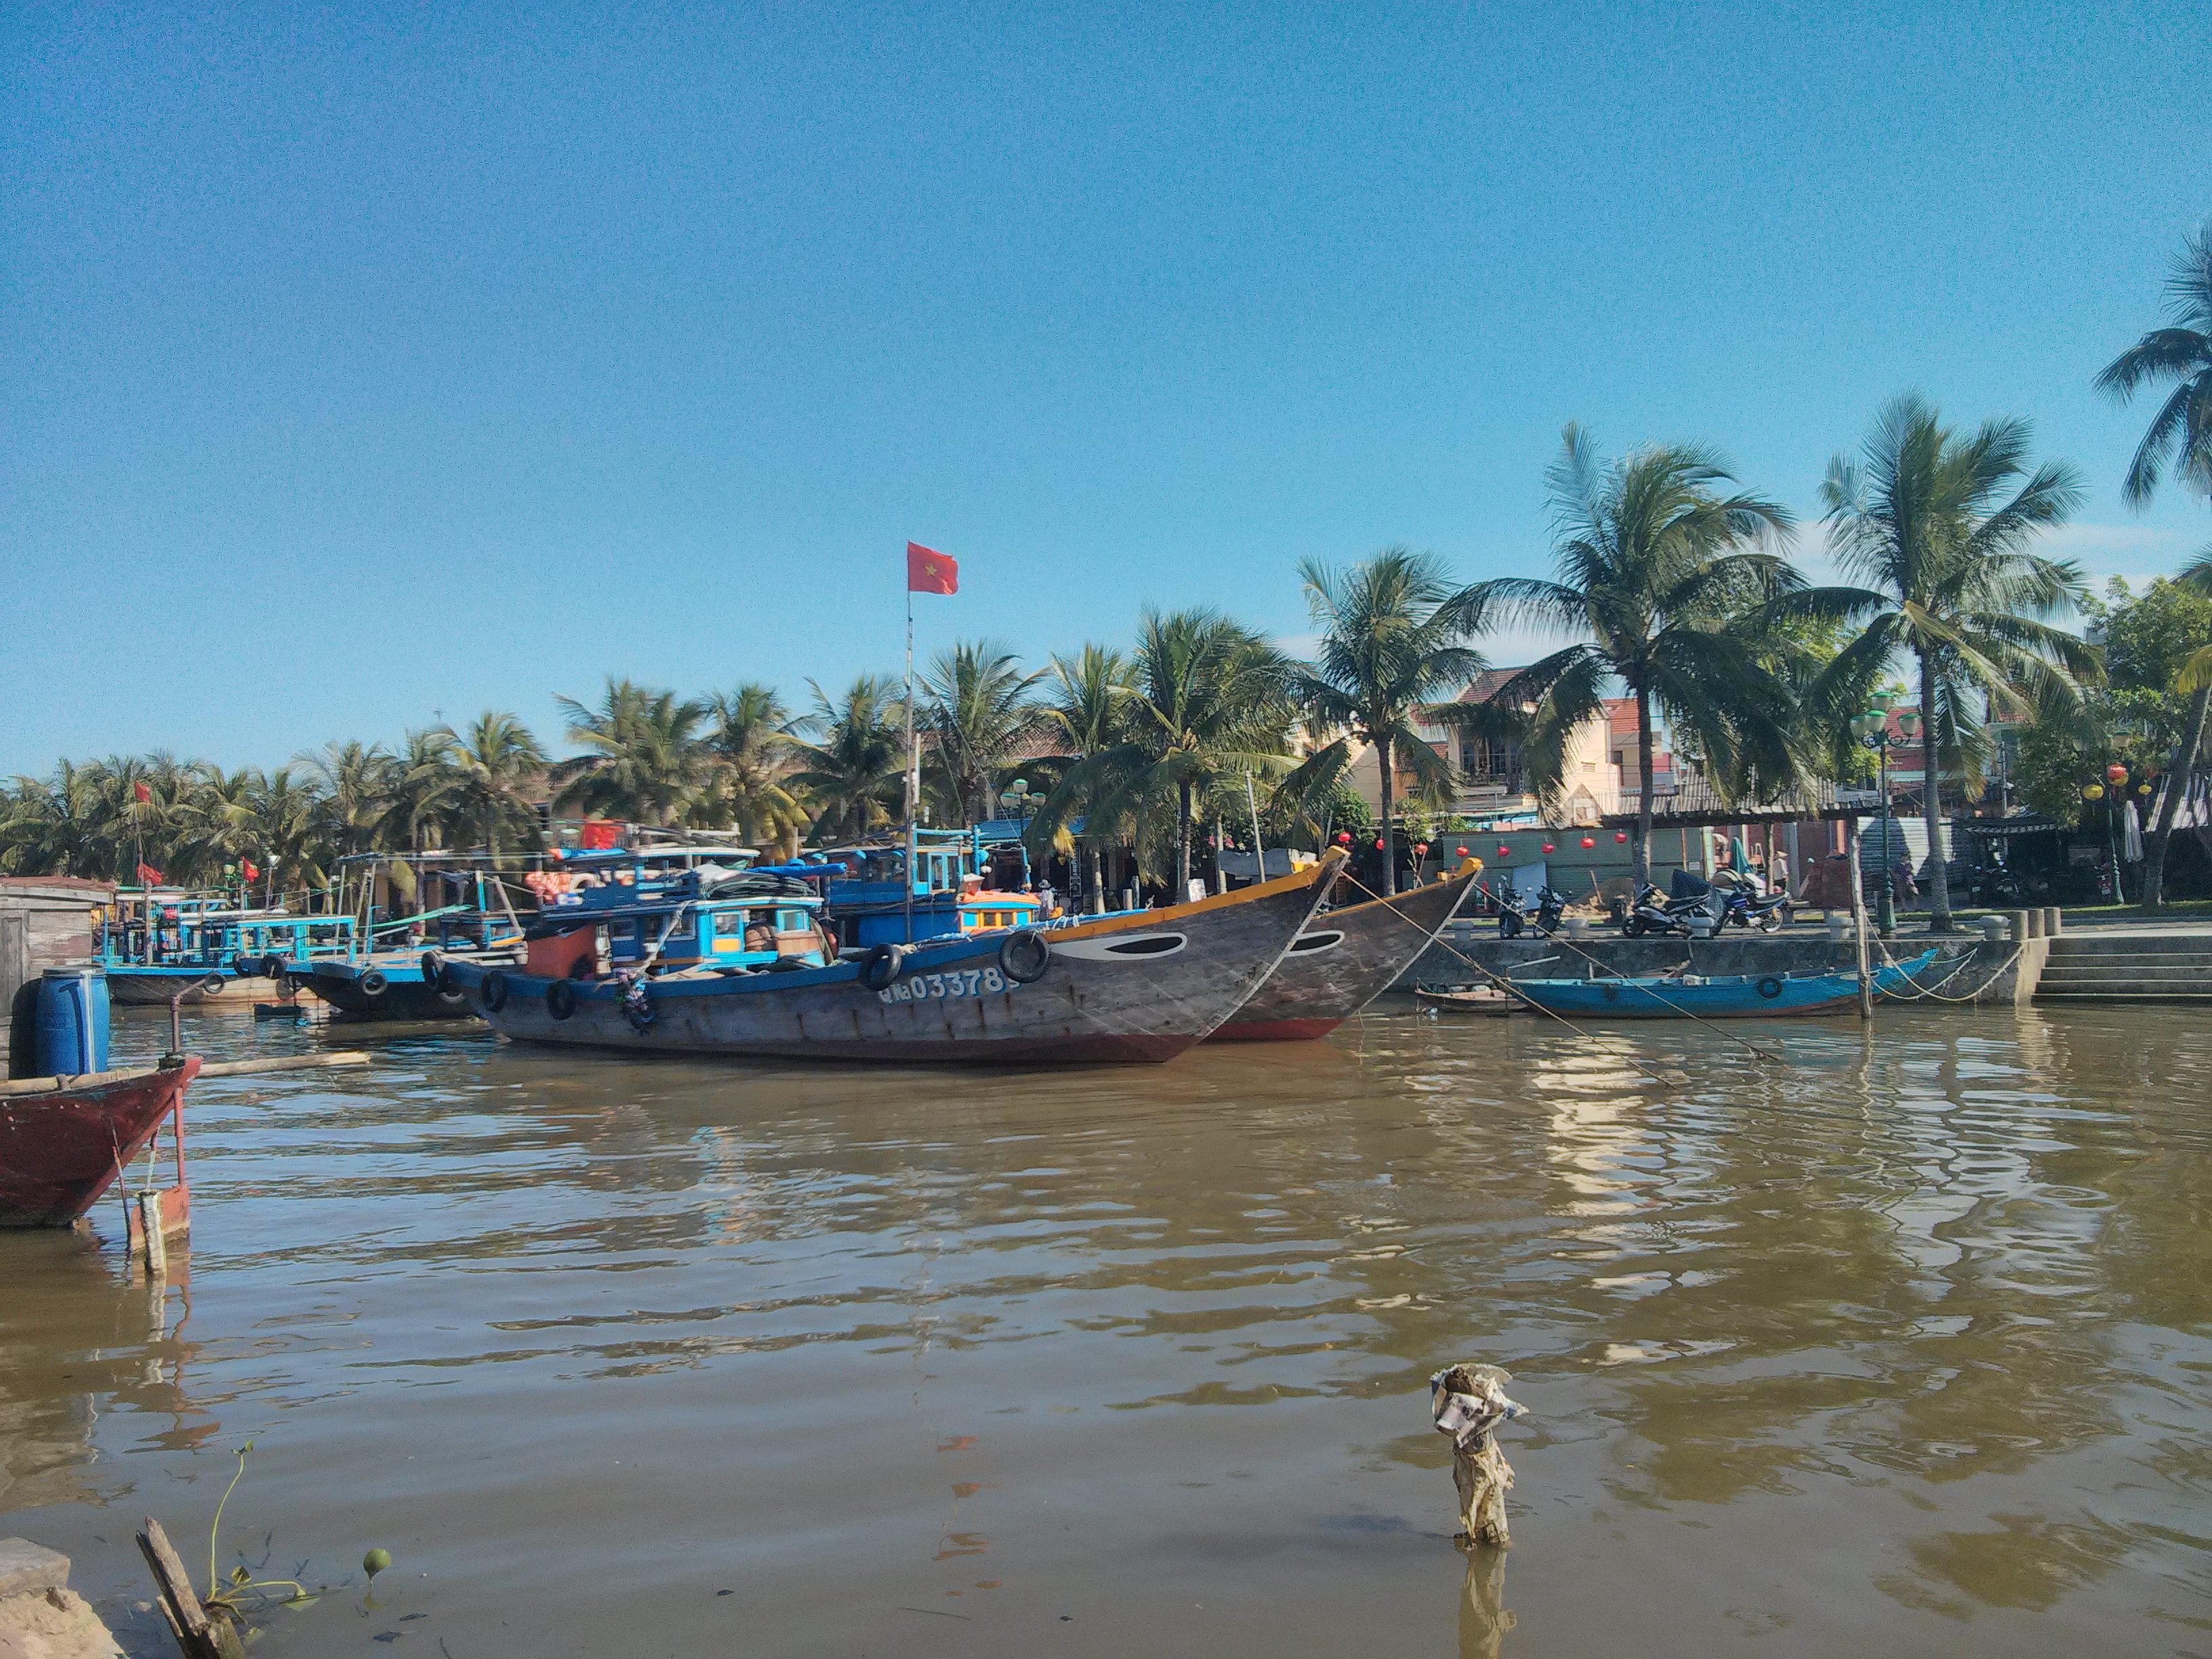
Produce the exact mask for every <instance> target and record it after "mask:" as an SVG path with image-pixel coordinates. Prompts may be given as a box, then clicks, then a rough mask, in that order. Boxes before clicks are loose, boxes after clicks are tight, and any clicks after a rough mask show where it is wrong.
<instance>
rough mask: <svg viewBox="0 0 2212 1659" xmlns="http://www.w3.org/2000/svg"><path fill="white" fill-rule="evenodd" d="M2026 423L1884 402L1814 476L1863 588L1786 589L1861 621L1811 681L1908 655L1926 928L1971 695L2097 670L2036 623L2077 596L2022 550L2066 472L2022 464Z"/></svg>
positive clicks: (1971, 721) (2065, 569) (2060, 491)
mask: <svg viewBox="0 0 2212 1659" xmlns="http://www.w3.org/2000/svg"><path fill="white" fill-rule="evenodd" d="M2027 449H2028V427H2027V422H2025V421H2019V420H2002V421H1984V422H1983V423H1982V424H1981V426H1980V427H1979V428H1978V429H1977V430H1975V431H1974V432H1973V433H1972V434H1971V435H1965V436H1961V435H1959V434H1957V433H1955V432H1954V431H1953V430H1952V429H1951V428H1948V427H1946V426H1944V425H1943V423H1942V417H1941V416H1939V415H1938V414H1937V412H1936V409H1935V408H1934V406H1933V405H1931V404H1929V403H1927V402H1926V401H1925V400H1924V399H1923V398H1920V397H1919V396H1918V395H1917V393H1910V392H1908V393H1907V394H1905V396H1903V397H1901V398H1896V399H1895V400H1893V402H1891V403H1890V404H1888V405H1887V406H1886V407H1885V408H1884V409H1883V410H1882V411H1881V415H1880V416H1878V417H1877V419H1876V420H1875V428H1874V431H1873V432H1872V433H1871V434H1870V435H1869V437H1868V439H1867V441H1866V444H1865V446H1864V448H1863V460H1862V461H1858V462H1854V461H1852V460H1851V459H1849V458H1848V457H1846V456H1842V455H1838V456H1837V457H1836V458H1835V459H1833V460H1832V461H1831V462H1830V463H1829V464H1828V476H1827V477H1826V480H1825V481H1824V482H1823V483H1822V484H1821V486H1820V497H1821V500H1822V501H1823V503H1824V504H1825V505H1826V508H1827V513H1826V520H1827V523H1828V525H1829V526H1830V531H1829V540H1830V545H1831V546H1832V548H1833V549H1834V550H1835V552H1836V554H1837V556H1838V558H1839V560H1840V561H1841V562H1842V564H1843V566H1844V571H1845V573H1846V574H1849V575H1851V576H1854V577H1856V578H1857V579H1858V580H1859V581H1860V582H1861V583H1862V584H1863V586H1857V587H1828V588H1814V589H1807V590H1804V591H1803V592H1800V593H1798V594H1796V595H1794V596H1793V597H1792V598H1791V599H1790V600H1789V601H1787V606H1788V608H1790V609H1791V610H1793V611H1796V613H1798V614H1801V615H1807V616H1814V617H1828V618H1832V619H1834V620H1837V621H1841V622H1846V623H1863V624H1864V628H1865V631H1864V632H1863V633H1862V634H1861V635H1859V636H1858V638H1857V639H1856V640H1854V641H1852V642H1851V643H1850V645H1848V646H1846V647H1844V649H1843V650H1842V651H1840V652H1838V653H1837V654H1836V657H1835V659H1834V660H1833V661H1832V663H1830V664H1829V665H1828V668H1827V670H1826V672H1825V673H1824V674H1823V675H1822V677H1821V678H1822V681H1823V683H1824V684H1823V686H1822V687H1821V688H1820V689H1819V692H1818V693H1816V694H1824V693H1825V690H1826V687H1831V686H1833V685H1836V684H1857V683H1858V682H1860V681H1862V680H1864V679H1866V678H1869V677H1870V676H1871V675H1872V674H1873V673H1875V672H1878V671H1880V670H1881V668H1882V667H1883V666H1884V665H1887V663H1889V662H1890V661H1891V659H1893V658H1894V657H1895V656H1897V655H1899V654H1900V653H1905V654H1910V655H1911V657H1912V659H1914V661H1915V663H1916V665H1917V669H1918V680H1919V686H1918V689H1919V696H1920V725H1921V775H1922V776H1923V778H1924V779H1925V783H1924V785H1923V791H1922V793H1923V802H1922V808H1923V814H1924V816H1925V817H1926V820H1927V824H1928V846H1929V854H1930V858H1929V907H1930V909H1931V911H1932V913H1933V914H1932V917H1931V920H1930V921H1929V928H1930V930H1931V931H1932V932H1936V933H1944V932H1948V931H1949V929H1950V927H1951V887H1950V880H1949V872H1948V871H1947V870H1946V868H1945V859H1944V850H1943V842H1942V824H1943V808H1942V757H1943V755H1944V752H1945V751H1946V750H1951V751H1954V752H1963V751H1966V750H1969V749H1971V747H1972V744H1974V742H1975V739H1976V738H1978V735H1979V732H1980V729H1981V719H1980V711H1979V709H1978V708H1977V707H1975V704H1976V702H1977V701H1981V702H1987V703H1990V704H1993V705H1996V706H1998V707H2002V708H2011V709H2018V710H2022V711H2025V710H2027V709H2029V708H2036V707H2040V706H2055V705H2063V704H2067V703H2070V702H2073V701H2074V700H2075V699H2076V698H2078V696H2080V690H2081V687H2080V682H2081V678H2083V677H2085V676H2093V675H2095V674H2096V673H2097V671H2098V668H2097V659H2096V654H2095V653H2094V652H2093V650H2092V649H2091V648H2090V647H2087V646H2086V645H2084V644H2083V643H2082V642H2081V641H2080V640H2078V639H2076V638H2075V636H2074V635H2071V634H2069V633H2067V632H2066V631H2065V630H2064V629H2062V628H2058V627H2055V626H2053V625H2052V623H2051V618H2053V617H2059V616H2063V615H2064V614H2066V613H2067V612H2068V611H2071V610H2072V609H2073V608H2074V607H2075V605H2077V604H2079V602H2080V601H2081V599H2082V598H2083V597H2084V592H2083V589H2082V586H2081V573H2080V572H2079V571H2077V570H2076V569H2075V567H2074V566H2073V564H2072V563H2070V562H2067V561H2065V560H2060V559H2051V558H2045V557H2044V556H2041V555H2039V554H2037V553H2033V552H2031V551H2029V549H2030V547H2031V546H2032V545H2033V543H2034V541H2035V538H2036V537H2037V536H2038V535H2039V533H2040V532H2042V531H2043V530H2044V529H2045V528H2046V527H2047V526H2051V525H2055V524H2059V523H2063V521H2064V520H2065V518H2066V516H2067V514H2068V513H2069V512H2071V511H2072V510H2073V507H2074V505H2075V502H2076V501H2078V500H2079V499H2080V497H2081V484H2080V482H2079V480H2078V478H2077V477H2076V476H2075V472H2074V471H2073V469H2072V468H2070V467H2068V466H2066V465H2063V464H2061V463H2057V462H2045V463H2044V464H2043V465H2041V466H2039V467H2037V468H2036V469H2035V470H2034V471H2033V472H2032V473H2031V472H2029V471H2028V466H2027ZM2008 492H2009V493H2008Z"/></svg>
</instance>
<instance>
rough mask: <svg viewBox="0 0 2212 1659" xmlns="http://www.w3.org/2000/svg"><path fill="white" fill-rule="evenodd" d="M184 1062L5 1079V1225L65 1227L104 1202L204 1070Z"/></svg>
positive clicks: (194, 1060) (0, 1185) (0, 1121)
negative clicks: (137, 1069)
mask: <svg viewBox="0 0 2212 1659" xmlns="http://www.w3.org/2000/svg"><path fill="white" fill-rule="evenodd" d="M199 1069H200V1062H199V1056H197V1054H191V1055H187V1056H186V1057H185V1062H184V1064H183V1065H181V1066H168V1067H166V1068H161V1069H157V1070H154V1071H148V1072H106V1073H100V1074H97V1075H95V1076H93V1077H82V1078H35V1079H22V1080H21V1081H19V1082H15V1083H0V1227H66V1226H68V1225H70V1224H71V1223H72V1222H74V1221H76V1219H77V1218H78V1217H80V1216H82V1214H83V1213H84V1212H86V1211H87V1210H89V1209H90V1208H91V1207H92V1206H93V1205H94V1203H96V1202H97V1201H98V1200H99V1198H100V1194H102V1193H104V1192H106V1190H107V1188H108V1187H109V1186H110V1185H111V1184H112V1182H114V1180H115V1178H116V1177H117V1176H118V1175H120V1174H121V1173H122V1171H123V1169H124V1166H125V1165H126V1164H129V1163H130V1162H131V1159H132V1158H135V1157H137V1155H138V1153H139V1152H141V1151H143V1149H144V1147H145V1145H146V1143H147V1142H148V1141H149V1140H150V1139H152V1138H153V1135H154V1132H155V1130H156V1129H158V1128H159V1127H161V1120H162V1119H163V1118H164V1117H166V1116H167V1115H168V1114H169V1113H170V1112H172V1111H173V1110H174V1109H176V1106H177V1103H179V1101H180V1100H181V1099H183V1097H184V1093H185V1089H186V1087H187V1086H188V1085H190V1084H191V1080H192V1079H194V1078H195V1077H197V1076H198V1075H199Z"/></svg>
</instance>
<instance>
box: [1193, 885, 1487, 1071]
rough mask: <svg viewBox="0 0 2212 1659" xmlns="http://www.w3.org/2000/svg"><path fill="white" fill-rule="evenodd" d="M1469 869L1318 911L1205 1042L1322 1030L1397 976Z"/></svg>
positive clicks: (1441, 919)
mask: <svg viewBox="0 0 2212 1659" xmlns="http://www.w3.org/2000/svg"><path fill="white" fill-rule="evenodd" d="M1475 875H1476V872H1474V871H1472V870H1470V871H1468V872H1466V873H1465V874H1464V875H1457V876H1454V877H1452V878H1449V880H1446V881H1440V882H1435V883H1431V884H1430V885H1428V886H1426V887H1416V888H1413V890H1410V891H1408V892H1404V893H1401V894H1399V895H1398V896H1396V897H1395V898H1388V899H1370V900H1369V901H1367V902H1365V903H1364V904H1347V905H1346V906H1344V907H1343V908H1341V909H1336V910H1328V911H1323V912H1322V914H1321V915H1316V917H1315V918H1314V919H1313V920H1312V921H1310V922H1309V923H1308V924H1307V925H1306V927H1305V928H1304V930H1303V931H1302V932H1301V933H1299V935H1298V937H1297V940H1296V941H1294V942H1293V943H1292V945H1291V948H1290V950H1289V951H1288V952H1286V953H1285V956H1284V957H1283V960H1282V961H1281V963H1279V964H1278V965H1277V967H1276V969H1275V971H1274V972H1273V973H1272V974H1270V975H1267V983H1266V984H1264V985H1262V986H1261V987H1260V988H1259V989H1258V990H1256V991H1255V992H1254V993H1253V994H1252V995H1251V997H1250V999H1249V1000H1248V1001H1247V1002H1246V1003H1245V1004H1244V1006H1243V1007H1241V1008H1239V1009H1238V1010H1237V1012H1235V1013H1233V1014H1231V1016H1230V1017H1229V1018H1227V1019H1226V1020H1225V1021H1224V1022H1223V1023H1222V1024H1221V1025H1220V1026H1219V1027H1218V1029H1217V1030H1215V1031H1214V1032H1213V1034H1212V1036H1209V1037H1208V1038H1207V1039H1206V1041H1207V1042H1310V1041H1311V1040H1312V1039H1313V1038H1315V1037H1322V1036H1328V1034H1329V1033H1330V1032H1331V1031H1333V1030H1335V1029H1336V1028H1337V1027H1338V1026H1340V1025H1341V1024H1343V1023H1344V1022H1345V1021H1346V1020H1347V1019H1349V1018H1352V1015H1354V1014H1356V1013H1358V1012H1359V1011H1360V1010H1361V1009H1362V1008H1364V1007H1365V1006H1367V1005H1368V1004H1369V1003H1370V1002H1372V1001H1374V1000H1375V999H1376V997H1378V996H1381V995H1382V994H1383V992H1385V991H1387V990H1389V988H1390V987H1392V986H1393V985H1395V984H1396V983H1397V982H1398V980H1399V977H1400V976H1401V975H1403V974H1404V973H1405V971H1406V970H1407V969H1408V968H1410V967H1412V966H1413V963H1415V962H1416V961H1417V960H1418V959H1419V957H1420V954H1421V952H1422V951H1425V950H1427V949H1428V948H1429V946H1430V945H1431V944H1433V943H1434V942H1435V940H1436V937H1437V934H1438V933H1442V932H1443V929H1444V924H1445V923H1446V922H1448V921H1450V920H1451V919H1452V917H1453V916H1454V915H1456V914H1457V913H1458V910H1459V907H1460V906H1461V905H1462V903H1464V902H1466V900H1467V896H1468V891H1469V890H1470V889H1472V888H1473V886H1474V880H1475Z"/></svg>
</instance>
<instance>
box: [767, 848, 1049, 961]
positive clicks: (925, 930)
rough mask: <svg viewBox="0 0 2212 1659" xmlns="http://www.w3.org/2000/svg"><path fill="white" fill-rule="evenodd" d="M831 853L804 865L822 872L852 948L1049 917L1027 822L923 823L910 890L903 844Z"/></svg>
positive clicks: (831, 909) (837, 923)
mask: <svg viewBox="0 0 2212 1659" xmlns="http://www.w3.org/2000/svg"><path fill="white" fill-rule="evenodd" d="M829 860H830V862H829V864H827V865H809V866H802V867H803V868H804V869H805V871H806V872H808V873H809V874H811V875H813V874H817V872H818V875H817V878H818V879H821V880H822V881H823V899H824V901H825V902H826V904H827V908H828V913H829V921H830V924H831V927H832V928H833V929H834V931H835V932H836V936H837V938H838V940H839V942H840V943H841V944H842V945H843V946H844V947H845V948H846V949H848V950H854V951H866V950H872V949H873V948H874V947H875V946H876V945H905V944H914V943H919V942H920V941H921V940H923V939H951V938H955V937H957V936H958V935H961V934H963V933H989V932H992V931H994V930H996V929H1000V928H1007V927H1042V926H1043V925H1045V923H1046V922H1047V921H1048V917H1047V915H1046V913H1045V903H1044V901H1043V899H1042V898H1041V897H1040V896H1038V895H1037V894H1036V892H1034V891H1032V890H1030V889H1031V886H1032V878H1031V874H1030V862H1029V852H1028V849H1027V848H1026V847H1024V845H1023V842H1022V838H1021V825H1020V824H1018V823H1014V822H1013V821H1012V820H995V821H993V822H991V823H979V824H975V825H971V826H970V827H969V828H968V829H925V828H921V827H919V826H917V827H916V829H915V832H914V858H913V866H914V869H913V886H912V891H911V893H909V891H908V885H907V880H906V876H907V853H906V849H905V848H903V847H901V846H894V845H890V844H889V843H884V844H880V845H866V846H858V847H848V848H837V849H836V850H835V851H833V852H831V853H830V854H829ZM841 866H842V867H841ZM909 900H911V902H910V903H909Z"/></svg>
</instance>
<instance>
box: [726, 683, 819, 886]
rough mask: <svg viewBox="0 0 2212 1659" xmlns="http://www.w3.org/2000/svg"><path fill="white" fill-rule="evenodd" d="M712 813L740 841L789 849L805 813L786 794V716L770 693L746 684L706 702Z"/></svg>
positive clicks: (788, 746)
mask: <svg viewBox="0 0 2212 1659" xmlns="http://www.w3.org/2000/svg"><path fill="white" fill-rule="evenodd" d="M707 719H708V721H709V723H710V724H711V726H712V727H713V729H712V730H711V731H710V732H708V734H707V739H706V743H707V750H708V754H709V755H710V756H711V757H713V763H714V773H715V777H714V805H715V807H716V808H717V810H718V811H720V813H721V814H723V815H724V816H725V817H726V819H727V821H728V823H730V824H731V825H732V827H733V828H734V829H736V830H737V833H738V839H740V840H741V841H748V842H757V843H759V844H761V845H763V846H766V845H769V844H770V843H775V844H778V845H781V844H785V843H790V844H793V845H795V844H796V842H797V839H798V835H799V830H800V829H804V828H805V824H806V809H805V807H804V806H802V805H799V798H798V797H797V796H795V795H793V793H791V789H790V787H789V777H790V773H791V769H792V755H793V743H792V735H791V723H792V722H791V711H790V710H789V709H788V708H785V707H784V703H783V699H782V698H781V697H780V696H777V695H776V694H775V689H774V688H773V687H770V686H766V685H755V684H744V685H740V686H739V687H738V689H737V690H734V691H732V692H728V693H723V692H719V691H718V692H716V693H715V694H714V696H712V697H710V698H708V702H707Z"/></svg>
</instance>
